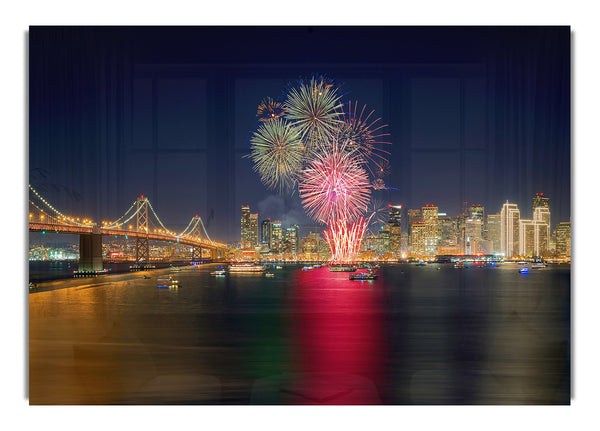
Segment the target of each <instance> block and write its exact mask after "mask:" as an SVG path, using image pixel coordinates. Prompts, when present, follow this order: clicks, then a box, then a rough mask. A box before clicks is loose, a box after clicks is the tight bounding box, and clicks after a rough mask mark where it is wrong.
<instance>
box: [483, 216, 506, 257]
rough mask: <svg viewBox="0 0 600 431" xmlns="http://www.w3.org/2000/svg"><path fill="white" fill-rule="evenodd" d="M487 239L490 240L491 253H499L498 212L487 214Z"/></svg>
mask: <svg viewBox="0 0 600 431" xmlns="http://www.w3.org/2000/svg"><path fill="white" fill-rule="evenodd" d="M486 219H487V239H488V240H489V241H491V248H492V253H501V252H502V251H501V247H500V214H488V215H487V217H486Z"/></svg>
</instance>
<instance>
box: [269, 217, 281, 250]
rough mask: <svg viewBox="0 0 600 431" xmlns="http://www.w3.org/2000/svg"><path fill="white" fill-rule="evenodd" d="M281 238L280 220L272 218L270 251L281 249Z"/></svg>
mask: <svg viewBox="0 0 600 431" xmlns="http://www.w3.org/2000/svg"><path fill="white" fill-rule="evenodd" d="M282 240H283V237H282V231H281V222H280V221H279V220H274V221H273V222H272V223H271V251H274V252H276V253H279V252H280V251H281V243H282Z"/></svg>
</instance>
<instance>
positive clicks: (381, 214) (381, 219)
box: [366, 197, 388, 234]
mask: <svg viewBox="0 0 600 431" xmlns="http://www.w3.org/2000/svg"><path fill="white" fill-rule="evenodd" d="M366 216H367V219H368V221H369V224H368V226H367V227H368V229H369V231H370V232H371V233H373V234H376V233H377V231H378V230H379V228H380V227H381V226H382V225H384V224H386V223H387V221H388V220H387V217H388V206H387V205H386V204H385V202H384V201H383V200H382V199H379V198H375V197H374V198H372V199H371V202H370V203H369V207H368V208H367V211H366Z"/></svg>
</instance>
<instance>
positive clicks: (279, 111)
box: [256, 97, 285, 121]
mask: <svg viewBox="0 0 600 431" xmlns="http://www.w3.org/2000/svg"><path fill="white" fill-rule="evenodd" d="M284 114H285V108H284V107H283V104H282V103H279V102H277V101H275V100H273V99H271V98H270V97H267V98H266V99H264V100H263V101H262V102H260V105H258V110H257V112H256V116H257V117H258V119H259V120H260V121H269V120H274V119H275V118H279V117H281V116H283V115H284Z"/></svg>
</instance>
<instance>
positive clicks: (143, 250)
mask: <svg viewBox="0 0 600 431" xmlns="http://www.w3.org/2000/svg"><path fill="white" fill-rule="evenodd" d="M136 223H137V224H136V230H137V232H138V236H137V237H136V239H135V263H136V265H139V264H141V263H142V262H143V263H145V264H148V263H150V243H149V239H148V233H149V229H148V198H145V197H144V195H141V196H140V197H139V198H137V220H136Z"/></svg>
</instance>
